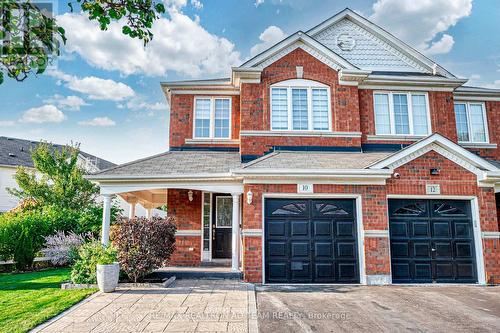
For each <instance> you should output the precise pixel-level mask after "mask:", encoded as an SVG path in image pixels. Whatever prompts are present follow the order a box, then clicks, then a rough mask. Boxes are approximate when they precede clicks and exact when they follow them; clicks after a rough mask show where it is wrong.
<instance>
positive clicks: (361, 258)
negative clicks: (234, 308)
mask: <svg viewBox="0 0 500 333" xmlns="http://www.w3.org/2000/svg"><path fill="white" fill-rule="evenodd" d="M266 199H355V205H356V228H357V234H356V237H357V238H358V239H357V244H358V265H359V283H360V284H366V272H365V267H366V266H365V235H364V228H363V208H362V196H361V194H330V193H317V194H297V193H263V194H262V205H261V207H262V210H261V215H262V284H265V283H266V242H265V238H266V223H265V222H266V216H265V209H266V207H265V205H266Z"/></svg>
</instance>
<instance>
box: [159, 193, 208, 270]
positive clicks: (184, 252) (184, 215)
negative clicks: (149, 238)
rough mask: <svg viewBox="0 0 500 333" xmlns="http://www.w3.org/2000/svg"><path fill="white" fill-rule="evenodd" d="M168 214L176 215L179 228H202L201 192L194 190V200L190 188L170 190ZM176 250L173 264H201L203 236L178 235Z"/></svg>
mask: <svg viewBox="0 0 500 333" xmlns="http://www.w3.org/2000/svg"><path fill="white" fill-rule="evenodd" d="M167 203H168V204H167V209H168V215H169V216H173V217H175V221H176V225H177V230H201V192H200V191H193V201H191V202H190V201H189V199H188V190H168V197H167ZM175 244H176V250H175V252H174V254H173V256H172V261H171V265H172V266H199V265H200V263H201V236H176V241H175Z"/></svg>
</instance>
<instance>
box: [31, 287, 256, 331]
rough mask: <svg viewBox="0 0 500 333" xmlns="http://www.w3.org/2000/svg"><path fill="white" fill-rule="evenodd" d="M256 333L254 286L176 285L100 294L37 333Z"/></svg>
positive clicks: (38, 329) (43, 326) (39, 328)
mask: <svg viewBox="0 0 500 333" xmlns="http://www.w3.org/2000/svg"><path fill="white" fill-rule="evenodd" d="M203 331H211V332H215V331H218V332H257V319H256V304H255V292H254V286H253V285H251V284H246V283H242V282H239V281H237V280H177V281H175V282H174V284H173V285H172V286H171V287H169V288H131V289H119V290H117V291H115V292H113V293H109V294H103V293H97V294H94V295H93V296H91V297H90V298H88V299H87V300H85V301H84V302H81V303H79V304H78V305H77V306H75V307H73V308H71V309H70V310H68V311H67V312H65V313H63V314H62V315H60V316H58V317H56V318H54V319H52V320H50V321H49V322H47V323H45V324H44V325H41V326H39V327H37V328H36V329H35V330H34V332H43V333H48V332H54V333H55V332H57V333H61V332H68V333H70V332H71V333H77V332H92V333H98V332H106V333H109V332H119V333H125V332H203Z"/></svg>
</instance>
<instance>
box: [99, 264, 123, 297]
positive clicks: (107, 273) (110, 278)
mask: <svg viewBox="0 0 500 333" xmlns="http://www.w3.org/2000/svg"><path fill="white" fill-rule="evenodd" d="M119 275H120V266H119V264H118V263H117V262H115V263H114V264H111V265H97V285H98V286H99V290H100V291H102V292H103V293H110V292H112V291H114V290H115V289H116V287H117V286H118V277H119Z"/></svg>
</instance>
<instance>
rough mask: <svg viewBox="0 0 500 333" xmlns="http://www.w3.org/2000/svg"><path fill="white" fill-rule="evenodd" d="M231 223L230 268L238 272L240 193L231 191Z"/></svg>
mask: <svg viewBox="0 0 500 333" xmlns="http://www.w3.org/2000/svg"><path fill="white" fill-rule="evenodd" d="M232 196H233V221H232V222H233V223H232V237H231V240H232V243H231V245H232V246H231V249H232V257H231V270H232V271H233V272H238V271H239V269H240V267H239V266H240V215H241V213H240V193H233V194H232Z"/></svg>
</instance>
